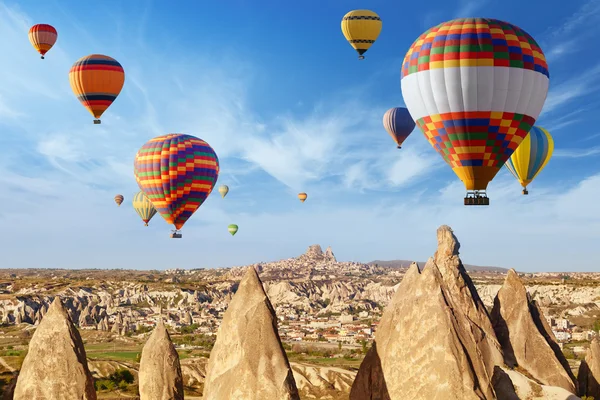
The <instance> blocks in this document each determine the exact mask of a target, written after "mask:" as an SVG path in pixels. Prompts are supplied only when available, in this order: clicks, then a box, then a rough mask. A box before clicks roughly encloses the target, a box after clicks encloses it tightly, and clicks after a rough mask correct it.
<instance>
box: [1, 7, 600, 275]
mask: <svg viewBox="0 0 600 400" xmlns="http://www.w3.org/2000/svg"><path fill="white" fill-rule="evenodd" d="M67 4H68V6H67ZM175 4H176V5H175ZM361 8H368V9H371V10H373V11H375V12H377V13H378V14H379V16H380V17H381V18H382V21H383V29H382V32H381V35H380V36H379V38H378V39H377V41H376V43H375V44H374V45H373V46H372V47H371V48H370V49H369V51H367V53H366V54H365V56H366V59H365V60H363V61H359V60H358V59H357V54H356V52H355V51H354V50H353V49H352V47H351V46H350V45H349V44H348V43H347V41H346V40H345V38H344V36H343V35H342V32H341V29H340V21H341V18H342V17H343V15H344V14H345V13H346V12H348V11H350V10H352V9H361ZM461 17H487V18H497V19H501V20H505V21H508V22H510V23H513V24H515V25H517V26H519V27H521V28H522V29H524V30H525V31H527V32H528V33H529V34H531V35H532V36H533V37H534V38H535V39H536V40H537V41H538V43H539V44H540V45H541V47H542V49H543V51H544V53H545V55H546V57H547V59H548V63H549V71H550V91H549V94H548V97H547V99H546V103H545V106H544V109H543V111H542V114H541V116H540V118H539V119H538V120H537V122H536V124H537V125H540V126H542V127H544V128H546V129H547V130H548V131H550V133H551V134H552V135H553V137H554V141H555V146H556V147H555V152H554V156H553V157H552V159H551V160H550V162H549V164H548V165H547V167H546V168H545V169H544V170H543V171H542V172H541V173H540V175H539V176H538V177H537V178H536V180H535V181H534V182H533V183H532V184H530V185H529V187H528V188H529V196H522V195H521V187H520V185H519V183H518V182H517V181H516V180H515V179H514V177H513V176H512V175H510V173H509V172H508V171H507V170H506V169H505V168H503V169H502V170H501V171H500V172H499V173H498V175H497V176H496V178H495V179H494V180H493V181H492V182H491V183H490V185H489V186H488V195H489V197H490V199H491V201H490V203H491V204H490V206H489V207H465V206H464V205H463V197H464V192H465V191H464V186H463V184H462V182H460V180H459V179H458V178H457V177H456V175H455V174H454V173H453V172H452V170H451V169H450V168H449V166H448V165H446V164H445V163H444V161H443V160H442V158H441V156H440V155H438V154H437V153H436V152H435V150H434V149H433V148H432V147H431V146H430V145H429V143H428V142H427V140H426V139H425V137H424V135H423V133H422V132H421V131H420V130H419V129H418V128H416V129H415V131H413V133H412V134H411V136H410V137H409V138H408V139H407V140H406V141H405V142H404V144H403V147H402V149H401V150H398V149H396V146H395V144H394V142H393V141H392V139H391V138H390V137H389V136H388V134H387V133H386V131H385V130H384V128H383V125H382V115H383V113H384V112H385V111H386V110H387V109H389V108H391V107H402V106H404V102H403V99H402V93H401V90H400V67H401V62H402V59H403V57H404V55H405V53H406V51H407V50H408V48H409V46H410V45H411V44H412V42H413V41H414V40H415V39H416V38H417V37H418V36H419V35H420V34H421V33H423V32H424V31H425V30H427V29H428V28H430V27H432V26H434V25H437V24H439V23H442V22H444V21H447V20H450V19H453V18H461ZM37 23H48V24H51V25H53V26H54V27H56V29H57V30H58V41H57V43H56V45H55V46H54V47H53V48H52V49H51V50H50V51H49V52H48V54H47V55H46V59H45V60H40V57H39V55H38V54H37V52H36V51H35V50H34V49H33V47H32V46H31V44H30V43H29V40H28V37H27V32H28V29H29V27H30V26H32V25H34V24H37ZM599 34H600V2H598V1H596V0H574V1H569V2H564V1H559V0H548V1H544V2H542V1H541V0H535V1H527V2H524V1H522V0H519V1H517V0H505V1H503V2H496V1H492V0H472V1H466V0H449V1H442V0H429V1H427V2H392V1H388V0H371V1H366V0H365V1H362V2H359V1H355V0H346V1H339V0H327V1H323V0H320V1H318V0H305V1H302V2H285V4H284V3H281V2H279V1H267V0H255V1H249V0H229V1H227V2H202V5H200V3H199V2H196V1H189V0H186V1H183V0H182V1H177V2H158V1H142V0H140V1H135V2H133V1H132V2H123V1H120V0H104V1H102V2H93V3H90V2H64V1H59V0H47V1H43V2H42V1H36V2H16V1H12V2H9V1H5V2H0V51H1V53H2V56H3V63H2V66H1V68H2V73H0V129H1V131H0V132H1V133H0V201H1V202H2V205H3V206H2V207H0V226H2V228H3V229H1V230H0V248H2V258H1V259H0V268H34V267H35V268H135V269H168V268H202V267H204V268H210V267H229V266H240V265H247V264H251V263H255V262H260V261H271V260H278V259H284V258H289V257H295V256H298V255H299V254H301V253H303V252H304V251H305V250H306V248H307V247H308V246H309V245H311V244H316V243H318V244H320V245H321V246H322V247H323V248H325V247H326V246H331V247H332V249H333V251H334V253H335V255H336V257H337V258H338V260H344V261H346V260H347V261H360V262H368V261H371V260H375V259H379V260H391V259H407V260H419V261H424V260H427V258H428V257H430V256H431V255H433V253H434V251H435V247H436V234H435V231H436V229H437V228H438V227H439V226H440V225H443V224H447V225H450V226H451V227H452V228H453V229H454V232H455V234H456V236H457V237H458V239H459V241H460V242H461V258H462V259H463V261H464V262H466V263H469V264H476V265H488V266H501V267H506V268H516V269H518V270H520V271H598V270H600V245H599V244H600V214H599V213H598V207H597V206H594V204H596V202H597V201H598V199H599V198H600V128H598V124H597V117H596V115H598V113H599V112H600V97H599V96H598V90H599V89H600V52H598V51H597V48H595V46H596V47H597V41H596V37H597V35H599ZM93 53H100V54H106V55H109V56H111V57H113V58H115V59H117V60H118V61H119V62H120V63H121V65H122V66H123V68H124V69H125V85H124V87H123V90H122V92H121V94H120V95H119V97H118V98H117V99H116V101H115V102H114V103H113V104H112V106H111V107H110V108H109V109H108V111H106V112H105V113H104V114H103V116H102V124H101V125H94V124H93V123H92V119H93V117H92V116H91V115H90V114H89V112H88V111H87V110H86V109H85V108H84V107H83V106H82V105H81V104H80V103H79V101H78V100H77V99H76V97H75V95H74V94H73V92H72V91H71V88H70V85H69V79H68V73H69V69H70V67H71V65H72V64H73V63H74V62H75V61H76V60H77V59H79V58H80V57H83V56H86V55H88V54H93ZM166 133H186V134H190V135H194V136H197V137H199V138H201V139H204V140H205V141H207V142H208V143H209V144H210V145H211V146H212V147H213V149H214V150H215V151H216V153H217V154H218V156H219V160H220V165H221V173H220V176H219V179H218V182H217V185H220V184H227V185H228V186H229V188H230V192H229V194H228V195H227V197H226V198H225V199H222V198H221V197H220V196H219V194H218V192H217V190H216V189H215V190H214V192H213V193H212V194H211V195H210V196H209V198H208V199H207V200H206V202H205V203H204V204H203V205H202V206H201V207H200V209H199V210H198V211H197V212H196V213H195V214H194V215H193V216H192V217H191V218H190V219H189V220H188V222H187V223H186V224H185V226H184V227H183V229H182V233H183V238H182V239H178V240H175V239H170V238H169V236H168V235H169V234H170V230H171V226H169V225H167V224H166V222H165V221H164V219H162V217H161V216H160V215H156V216H155V217H154V219H153V220H152V221H151V222H150V226H149V227H144V225H143V222H142V221H141V220H140V218H139V217H138V215H137V214H136V213H135V212H134V210H133V208H132V206H131V198H132V197H133V194H135V193H136V192H137V191H138V190H139V188H138V186H137V183H136V181H135V178H134V175H133V158H134V156H135V154H136V152H137V150H138V149H139V148H140V147H141V146H142V145H143V144H144V143H145V142H146V141H147V140H149V139H151V138H152V137H155V136H159V135H163V134H166ZM298 192H306V193H308V200H307V201H306V202H305V203H301V202H300V201H298V199H297V197H296V196H297V193H298ZM117 193H120V194H123V195H124V196H125V201H124V203H123V204H122V205H121V207H117V206H116V204H115V203H114V200H113V197H114V196H115V195H116V194H117ZM232 223H235V224H237V225H238V226H239V231H238V232H237V234H236V235H235V236H234V237H232V236H231V235H230V234H229V233H228V231H227V226H228V225H229V224H232Z"/></svg>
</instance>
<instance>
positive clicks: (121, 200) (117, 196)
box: [115, 194, 125, 207]
mask: <svg viewBox="0 0 600 400" xmlns="http://www.w3.org/2000/svg"><path fill="white" fill-rule="evenodd" d="M123 200H125V198H124V197H123V195H122V194H118V195H116V196H115V203H117V205H118V206H119V207H121V203H123Z"/></svg>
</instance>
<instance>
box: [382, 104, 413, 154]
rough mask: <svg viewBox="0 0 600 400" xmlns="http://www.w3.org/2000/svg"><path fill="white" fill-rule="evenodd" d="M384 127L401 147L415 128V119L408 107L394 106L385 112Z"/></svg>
mask: <svg viewBox="0 0 600 400" xmlns="http://www.w3.org/2000/svg"><path fill="white" fill-rule="evenodd" d="M383 127H384V128H385V130H386V131H387V132H388V133H389V134H390V136H391V137H392V139H394V142H396V144H397V145H398V148H399V149H401V148H402V143H403V142H404V141H405V140H406V138H407V137H408V135H410V133H411V132H412V131H413V129H415V121H413V119H412V117H411V116H410V113H409V112H408V110H407V109H406V108H401V107H394V108H390V109H389V110H387V111H386V112H385V114H383Z"/></svg>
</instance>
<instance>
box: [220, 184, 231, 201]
mask: <svg viewBox="0 0 600 400" xmlns="http://www.w3.org/2000/svg"><path fill="white" fill-rule="evenodd" d="M219 193H220V194H221V197H222V198H225V196H227V193H229V186H227V185H221V186H219Z"/></svg>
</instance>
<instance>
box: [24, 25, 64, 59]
mask: <svg viewBox="0 0 600 400" xmlns="http://www.w3.org/2000/svg"><path fill="white" fill-rule="evenodd" d="M57 38H58V32H56V29H54V27H53V26H52V25H48V24H37V25H34V26H32V27H31V28H29V41H30V42H31V45H32V46H33V48H34V49H36V50H37V52H38V53H40V54H41V55H42V60H43V59H44V55H46V53H47V52H48V50H50V49H51V48H52V46H54V44H55V43H56V39H57Z"/></svg>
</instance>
